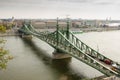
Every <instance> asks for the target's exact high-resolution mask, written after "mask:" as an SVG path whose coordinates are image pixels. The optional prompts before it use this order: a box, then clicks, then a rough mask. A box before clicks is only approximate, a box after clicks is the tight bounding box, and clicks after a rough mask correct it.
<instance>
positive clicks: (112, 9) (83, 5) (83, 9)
mask: <svg viewBox="0 0 120 80" xmlns="http://www.w3.org/2000/svg"><path fill="white" fill-rule="evenodd" d="M67 15H69V17H70V18H74V19H75V18H82V19H106V18H108V19H110V18H111V19H114V20H115V19H117V20H120V0H0V18H11V17H12V16H14V17H15V18H43V19H45V18H57V17H59V18H65V17H66V16H67Z"/></svg>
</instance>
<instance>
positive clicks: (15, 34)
mask: <svg viewBox="0 0 120 80" xmlns="http://www.w3.org/2000/svg"><path fill="white" fill-rule="evenodd" d="M18 35H20V34H19V33H17V31H16V30H7V31H6V32H5V33H0V37H3V36H18Z"/></svg>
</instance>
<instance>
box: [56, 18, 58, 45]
mask: <svg viewBox="0 0 120 80" xmlns="http://www.w3.org/2000/svg"><path fill="white" fill-rule="evenodd" d="M56 26H57V34H56V38H57V46H58V44H59V35H58V31H59V23H58V17H57V25H56Z"/></svg>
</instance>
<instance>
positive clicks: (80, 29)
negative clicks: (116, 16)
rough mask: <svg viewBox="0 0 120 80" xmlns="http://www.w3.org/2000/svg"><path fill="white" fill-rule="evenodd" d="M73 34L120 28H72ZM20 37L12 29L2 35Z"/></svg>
mask: <svg viewBox="0 0 120 80" xmlns="http://www.w3.org/2000/svg"><path fill="white" fill-rule="evenodd" d="M36 30H37V31H40V32H43V31H50V32H54V31H55V30H56V28H49V29H47V28H44V29H36ZM70 30H71V31H72V32H75V34H81V33H86V32H103V31H114V30H120V27H99V28H96V27H91V28H73V27H72V28H70ZM18 35H20V34H19V33H18V32H17V30H14V29H11V30H7V31H6V33H0V37H2V36H18Z"/></svg>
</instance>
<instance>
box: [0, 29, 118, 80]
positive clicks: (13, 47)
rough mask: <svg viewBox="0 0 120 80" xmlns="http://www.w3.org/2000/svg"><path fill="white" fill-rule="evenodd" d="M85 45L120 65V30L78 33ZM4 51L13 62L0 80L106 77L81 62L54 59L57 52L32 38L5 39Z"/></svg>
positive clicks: (13, 37) (56, 79) (58, 79)
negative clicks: (5, 50) (53, 55)
mask: <svg viewBox="0 0 120 80" xmlns="http://www.w3.org/2000/svg"><path fill="white" fill-rule="evenodd" d="M76 36H77V37H78V38H79V39H81V40H82V41H83V42H85V43H86V44H88V45H89V46H91V47H92V48H94V49H96V50H98V51H99V52H100V53H102V54H103V55H105V56H107V57H109V58H111V59H112V60H114V61H117V62H120V58H119V56H120V50H119V48H120V43H119V41H120V37H119V36H120V31H108V32H89V33H83V34H76ZM2 38H4V39H6V40H7V42H6V44H5V48H6V49H8V50H9V53H10V54H11V55H13V57H14V59H13V60H11V61H9V62H8V66H7V69H6V70H0V80H81V79H82V78H94V77H98V76H101V75H103V74H102V73H100V72H99V71H97V70H95V69H93V68H92V67H90V66H88V65H86V64H84V63H82V62H80V61H79V60H77V59H75V58H72V59H64V60H53V59H52V52H53V51H54V49H53V48H52V47H51V46H49V45H48V44H46V43H45V42H43V41H41V40H40V39H38V38H35V37H33V39H32V40H25V39H22V38H20V37H19V36H9V37H2Z"/></svg>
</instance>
